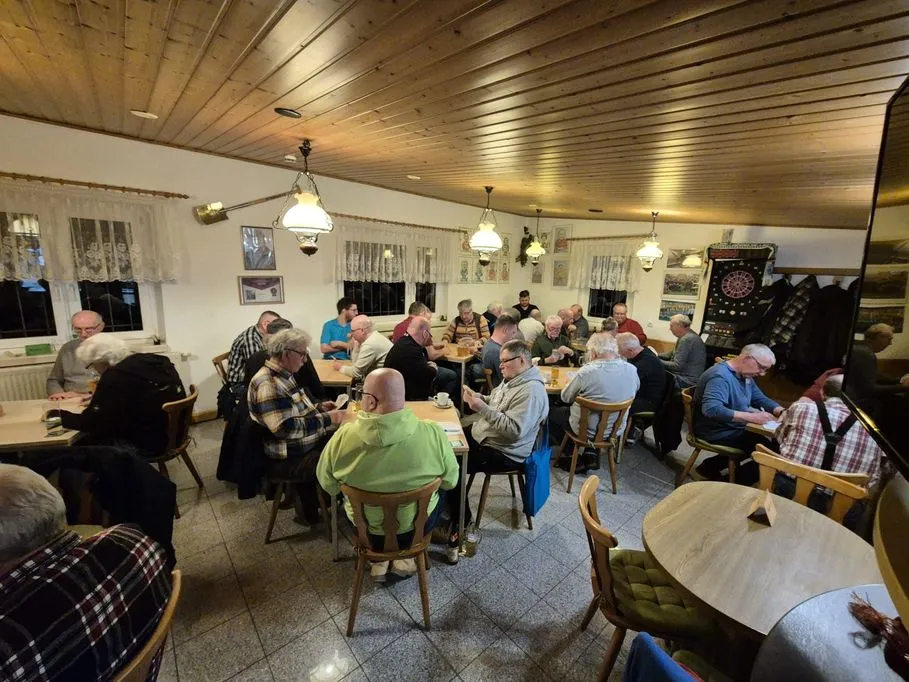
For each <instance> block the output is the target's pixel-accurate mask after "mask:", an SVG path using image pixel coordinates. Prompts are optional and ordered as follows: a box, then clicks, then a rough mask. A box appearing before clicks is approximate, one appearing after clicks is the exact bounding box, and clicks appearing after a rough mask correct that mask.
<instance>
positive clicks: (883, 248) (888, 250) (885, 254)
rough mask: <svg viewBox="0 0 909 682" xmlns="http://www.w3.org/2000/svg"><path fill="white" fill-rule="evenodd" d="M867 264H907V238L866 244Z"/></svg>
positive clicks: (908, 244) (908, 241)
mask: <svg viewBox="0 0 909 682" xmlns="http://www.w3.org/2000/svg"><path fill="white" fill-rule="evenodd" d="M866 264H867V265H907V264H909V239H907V240H891V241H882V242H874V241H873V242H871V243H870V244H868V258H867V263H866Z"/></svg>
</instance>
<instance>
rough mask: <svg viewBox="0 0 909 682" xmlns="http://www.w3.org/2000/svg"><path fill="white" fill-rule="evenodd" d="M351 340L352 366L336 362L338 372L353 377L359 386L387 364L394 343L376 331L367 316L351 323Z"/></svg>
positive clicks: (358, 317)
mask: <svg viewBox="0 0 909 682" xmlns="http://www.w3.org/2000/svg"><path fill="white" fill-rule="evenodd" d="M350 339H351V341H353V344H352V346H351V351H350V359H351V364H350V365H342V364H341V363H340V362H339V361H337V360H335V361H334V368H335V370H336V371H339V372H341V373H342V374H346V375H347V376H349V377H353V383H355V384H358V383H362V381H363V380H364V379H365V378H366V375H367V374H369V373H370V372H371V371H372V370H374V369H376V368H377V367H382V366H383V365H384V364H385V356H386V355H388V351H389V350H391V346H392V343H391V341H389V339H388V337H387V336H385V334H382V333H381V332H378V331H376V329H375V325H373V323H372V320H370V319H369V318H368V317H367V316H366V315H357V316H356V317H355V318H354V319H352V320H351V321H350Z"/></svg>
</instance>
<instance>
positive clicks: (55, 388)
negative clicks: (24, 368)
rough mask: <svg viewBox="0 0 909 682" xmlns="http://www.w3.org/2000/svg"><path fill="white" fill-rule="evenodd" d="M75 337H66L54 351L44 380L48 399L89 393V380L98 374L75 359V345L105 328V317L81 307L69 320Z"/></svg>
mask: <svg viewBox="0 0 909 682" xmlns="http://www.w3.org/2000/svg"><path fill="white" fill-rule="evenodd" d="M71 322H72V325H73V332H74V333H75V334H76V336H77V337H78V338H75V339H73V340H72V341H67V342H66V343H64V344H63V345H62V346H60V350H58V351H57V359H56V360H55V361H54V366H53V368H52V369H51V372H50V374H49V375H48V377H47V381H46V382H45V388H46V389H47V397H48V398H50V399H51V400H65V399H67V398H79V397H81V396H85V395H88V394H89V393H91V382H93V381H97V379H98V375H97V374H96V373H95V372H93V371H91V370H90V369H88V368H87V367H86V366H85V365H83V364H82V363H81V362H79V361H78V360H77V359H76V349H78V348H79V344H81V343H82V342H83V341H85V339H89V338H91V337H92V336H94V335H95V334H98V333H100V332H101V331H103V330H104V320H102V319H101V316H100V315H99V314H98V313H96V312H94V311H91V310H80V311H79V312H78V313H76V314H75V315H73V318H72V320H71Z"/></svg>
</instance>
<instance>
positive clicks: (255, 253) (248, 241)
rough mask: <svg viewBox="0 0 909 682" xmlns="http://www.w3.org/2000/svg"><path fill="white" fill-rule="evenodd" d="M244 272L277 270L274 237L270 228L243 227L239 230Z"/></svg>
mask: <svg viewBox="0 0 909 682" xmlns="http://www.w3.org/2000/svg"><path fill="white" fill-rule="evenodd" d="M240 235H241V238H242V244H243V269H244V270H277V269H278V265H277V262H276V258H275V235H274V231H273V230H272V228H270V227H255V226H253V225H244V226H243V227H241V228H240Z"/></svg>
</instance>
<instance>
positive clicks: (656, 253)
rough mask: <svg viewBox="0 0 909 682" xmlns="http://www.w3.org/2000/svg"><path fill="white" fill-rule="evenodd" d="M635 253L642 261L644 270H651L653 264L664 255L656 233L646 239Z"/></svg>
mask: <svg viewBox="0 0 909 682" xmlns="http://www.w3.org/2000/svg"><path fill="white" fill-rule="evenodd" d="M634 255H635V256H636V257H637V258H638V260H640V261H641V267H643V268H644V272H650V271H651V270H652V269H653V264H654V263H655V262H656V261H658V260H659V259H660V258H662V257H663V251H662V249H660V244H659V242H658V241H657V240H656V235H651V238H650V239H648V240H647V241H645V242H644V244H643V245H642V246H641V248H639V249H638V250H637V252H636V253H635V254H634Z"/></svg>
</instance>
